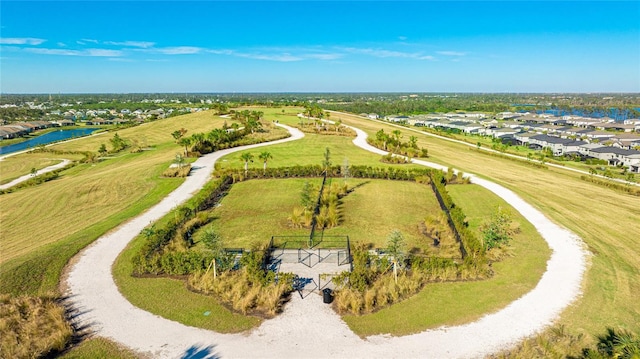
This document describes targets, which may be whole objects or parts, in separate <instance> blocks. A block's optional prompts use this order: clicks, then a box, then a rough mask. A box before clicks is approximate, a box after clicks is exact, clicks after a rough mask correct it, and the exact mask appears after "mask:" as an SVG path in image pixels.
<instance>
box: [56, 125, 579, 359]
mask: <svg viewBox="0 0 640 359" xmlns="http://www.w3.org/2000/svg"><path fill="white" fill-rule="evenodd" d="M286 128H287V129H288V130H289V131H290V132H291V134H292V137H289V138H287V139H285V140H280V141H276V142H272V143H266V144H260V145H253V146H246V147H241V148H234V149H229V150H224V151H220V152H216V153H212V154H209V155H206V156H204V157H201V158H199V159H198V160H197V161H196V162H195V163H194V164H193V166H194V168H195V170H194V172H193V174H192V175H191V176H189V177H188V178H187V180H186V181H185V182H184V184H183V185H181V186H180V187H179V188H178V189H176V190H175V191H174V192H172V193H171V194H169V195H168V196H167V197H166V198H165V199H164V200H163V201H162V202H160V203H159V204H158V205H156V206H154V207H153V208H151V209H149V210H148V211H147V212H145V213H143V214H142V215H140V216H139V217H137V218H134V219H132V220H131V221H129V222H127V223H125V224H123V225H121V226H120V227H118V228H117V229H116V230H114V231H112V232H111V233H109V234H107V235H105V236H103V237H101V238H99V239H98V240H97V241H96V242H95V243H94V244H93V245H91V246H90V247H88V248H87V249H86V250H84V251H83V252H82V253H81V254H79V255H78V260H77V262H76V264H75V265H74V266H73V267H72V268H71V270H70V273H69V276H68V278H67V284H68V288H69V293H68V294H69V295H70V296H72V300H73V302H74V303H75V305H76V306H77V308H78V309H79V311H80V312H81V313H82V314H80V315H79V316H78V317H77V318H76V322H77V324H79V325H89V326H90V327H91V328H92V329H93V330H94V331H95V332H96V334H97V335H99V336H104V337H108V338H111V339H112V340H115V341H116V342H118V343H121V344H123V345H125V346H127V347H129V348H131V349H133V350H136V351H139V352H143V353H147V354H148V355H149V356H151V357H153V358H187V357H190V358H191V357H198V358H213V357H222V358H291V357H304V358H469V357H482V356H484V355H486V354H489V353H492V352H495V351H498V350H500V349H503V348H505V347H508V346H510V345H513V344H515V343H517V342H519V341H520V340H522V339H523V338H525V337H527V336H530V335H532V334H534V333H536V332H538V331H540V330H542V329H544V328H545V327H546V326H548V325H550V324H552V322H553V321H554V319H555V318H557V316H558V315H559V314H560V313H561V311H562V310H563V309H564V308H566V307H567V306H568V305H569V304H571V303H572V302H573V300H574V299H575V298H576V297H577V296H578V294H579V293H580V283H581V280H582V276H583V273H584V270H585V261H586V252H585V251H584V250H583V248H582V242H581V241H580V239H579V238H578V237H576V236H575V235H574V234H572V233H571V232H569V231H567V230H566V229H564V228H561V227H559V226H557V225H555V224H554V223H552V222H551V221H550V220H548V219H547V218H546V217H545V216H544V215H543V214H542V213H540V212H539V211H538V210H536V209H535V208H533V207H532V206H530V205H529V204H527V203H526V202H524V201H523V200H522V199H520V198H519V197H518V196H517V195H515V194H514V193H513V192H511V191H509V190H507V189H505V188H504V187H502V186H499V185H497V184H495V183H492V182H489V181H486V180H482V179H479V178H477V177H474V176H472V181H473V182H474V183H477V184H478V185H481V186H483V187H486V188H488V189H489V190H491V191H493V192H494V193H496V194H497V195H498V196H500V197H502V198H504V199H505V200H506V201H507V202H509V204H511V205H512V206H513V207H514V208H515V209H516V210H518V211H519V212H520V213H521V214H522V215H523V216H524V217H525V218H527V220H529V221H530V222H531V223H532V224H533V225H534V226H536V228H537V229H538V231H539V232H540V233H541V234H542V236H543V238H544V239H545V240H546V241H547V243H548V244H549V247H551V249H552V250H553V253H552V255H551V258H550V259H549V261H548V263H547V270H546V272H545V273H544V275H543V276H542V278H541V280H540V282H539V283H538V284H537V286H536V287H535V288H534V289H533V290H532V291H531V292H529V293H527V294H526V295H524V296H523V297H521V298H519V299H518V300H516V301H514V302H512V303H511V304H509V305H508V306H507V307H505V308H503V309H501V310H499V311H498V312H495V313H491V314H488V315H486V316H484V317H483V318H481V319H479V320H477V321H475V322H472V323H469V324H465V325H460V326H452V327H442V328H437V329H432V330H427V331H424V332H421V333H418V334H414V335H408V336H404V337H391V336H386V335H378V336H372V337H368V338H364V339H362V338H360V337H358V336H357V335H355V334H354V333H353V332H352V331H351V330H350V329H349V328H348V327H347V325H346V324H345V323H344V322H343V321H342V319H341V318H340V317H339V316H338V315H337V314H335V313H334V312H333V311H332V310H331V309H330V307H329V306H328V305H326V304H323V303H322V300H321V297H320V296H309V297H307V298H305V299H300V298H299V296H295V295H294V296H292V300H291V301H290V302H289V303H288V304H287V306H286V308H285V310H284V312H283V313H282V314H281V315H279V316H278V317H276V318H274V319H271V320H266V321H264V322H263V323H262V324H261V325H260V326H259V327H258V328H256V329H254V330H252V331H250V332H248V333H242V334H219V333H216V332H213V331H208V330H204V329H198V328H193V327H188V326H186V325H183V324H180V323H177V322H174V321H170V320H167V319H164V318H161V317H159V316H157V315H154V314H151V313H149V312H146V311H144V310H142V309H139V308H136V307H134V306H133V305H132V304H131V303H129V302H128V301H127V300H126V299H125V298H124V297H123V296H122V295H121V294H120V292H119V291H118V289H117V287H116V285H115V283H114V281H113V278H112V275H111V266H112V265H113V263H114V261H115V259H116V257H117V256H118V254H119V253H120V252H121V251H122V250H123V249H124V248H125V246H126V245H127V243H129V241H131V240H132V239H133V238H134V237H135V236H136V235H138V234H139V233H140V231H141V230H142V229H143V228H144V227H145V226H147V225H148V224H149V223H151V222H153V221H155V220H156V219H158V218H160V217H162V216H163V215H164V214H166V213H168V212H169V211H170V210H171V209H172V208H175V206H177V205H179V204H180V203H182V202H184V201H185V200H186V199H188V198H189V197H191V196H192V195H193V194H194V193H195V192H197V191H198V190H199V189H200V188H201V187H202V186H203V185H204V184H205V183H206V182H207V181H208V179H209V178H210V173H211V171H212V169H213V165H214V163H215V161H216V160H217V159H218V158H220V157H221V156H224V155H226V154H229V153H231V152H235V151H241V150H244V149H247V148H253V147H259V146H266V145H271V144H275V143H281V142H285V141H292V140H296V139H299V138H302V137H303V134H302V133H301V132H300V131H298V130H296V129H293V128H290V127H286ZM354 130H356V132H357V134H358V136H357V138H356V139H355V140H354V141H353V142H354V144H356V145H357V146H359V147H361V148H363V149H365V150H368V151H371V152H375V153H380V154H383V153H386V152H384V151H381V150H378V149H376V148H373V147H371V146H369V145H368V144H367V143H366V134H365V133H364V132H363V131H361V130H359V129H355V128H354ZM414 162H416V163H418V164H422V165H425V166H430V167H436V168H443V167H442V166H439V165H436V164H433V163H429V162H425V161H417V160H416V161H414Z"/></svg>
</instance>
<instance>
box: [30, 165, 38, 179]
mask: <svg viewBox="0 0 640 359" xmlns="http://www.w3.org/2000/svg"><path fill="white" fill-rule="evenodd" d="M37 175H38V169H37V168H35V167H32V168H31V177H35V176H37Z"/></svg>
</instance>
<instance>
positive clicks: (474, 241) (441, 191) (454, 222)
mask: <svg viewBox="0 0 640 359" xmlns="http://www.w3.org/2000/svg"><path fill="white" fill-rule="evenodd" d="M445 183H446V180H445V178H444V175H443V173H442V172H441V171H433V172H432V174H431V186H432V188H433V191H434V192H435V194H436V197H437V198H438V201H439V202H440V205H441V206H442V209H443V210H444V211H445V213H446V214H447V217H449V221H450V225H451V227H452V228H451V229H452V230H453V232H454V234H455V236H456V239H457V240H458V241H459V242H460V250H461V252H462V256H463V258H465V260H471V261H475V260H476V259H478V258H481V257H484V254H485V248H484V246H483V245H482V243H481V242H480V240H479V239H478V237H477V236H476V235H475V233H473V232H472V231H471V230H470V229H469V228H468V226H467V222H466V216H465V214H464V212H463V211H462V209H461V208H460V207H457V206H456V205H455V203H453V199H452V198H451V196H450V195H449V192H448V191H447V189H446V187H445Z"/></svg>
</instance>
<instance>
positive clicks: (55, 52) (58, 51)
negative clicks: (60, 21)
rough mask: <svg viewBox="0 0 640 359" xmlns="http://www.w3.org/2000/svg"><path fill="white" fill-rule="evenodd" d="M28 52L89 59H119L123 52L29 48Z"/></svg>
mask: <svg viewBox="0 0 640 359" xmlns="http://www.w3.org/2000/svg"><path fill="white" fill-rule="evenodd" d="M24 50H25V51H27V52H31V53H34V54H40V55H59V56H89V57H119V56H122V55H123V53H122V51H119V50H107V49H86V50H70V49H48V48H28V49H24Z"/></svg>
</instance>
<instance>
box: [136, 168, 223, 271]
mask: <svg viewBox="0 0 640 359" xmlns="http://www.w3.org/2000/svg"><path fill="white" fill-rule="evenodd" d="M230 184H231V180H230V178H229V177H223V178H219V179H217V180H214V181H212V182H210V183H208V184H207V185H206V186H205V188H204V189H203V190H202V191H200V192H199V193H198V194H197V195H196V196H194V197H193V198H192V199H191V201H189V203H188V204H186V205H183V206H181V207H179V208H177V209H176V210H175V213H174V216H173V218H171V219H170V220H169V222H168V223H167V224H166V225H165V226H164V227H162V228H158V229H156V228H155V226H151V227H149V228H146V229H145V230H144V231H143V233H142V234H143V235H144V236H145V237H146V238H145V242H144V245H143V246H142V248H141V249H140V251H139V252H138V253H137V254H136V256H135V257H134V259H133V263H134V274H136V275H143V274H154V275H160V274H167V275H184V274H189V273H193V272H194V271H196V270H198V269H203V268H206V267H207V265H208V264H209V263H210V262H211V261H212V260H213V255H212V254H210V253H207V252H196V251H188V250H186V249H188V247H189V246H191V245H193V239H192V234H193V233H194V232H195V230H196V229H198V228H199V227H201V226H203V225H205V224H207V223H208V221H209V217H208V215H206V213H204V214H203V213H201V212H204V211H206V210H208V209H210V208H212V207H213V205H214V204H215V203H216V202H217V201H218V200H219V199H220V198H221V196H222V195H223V194H224V193H225V192H226V191H227V190H228V189H229V186H230ZM170 243H173V248H167V246H168V245H169V244H170ZM176 247H177V248H176Z"/></svg>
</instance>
